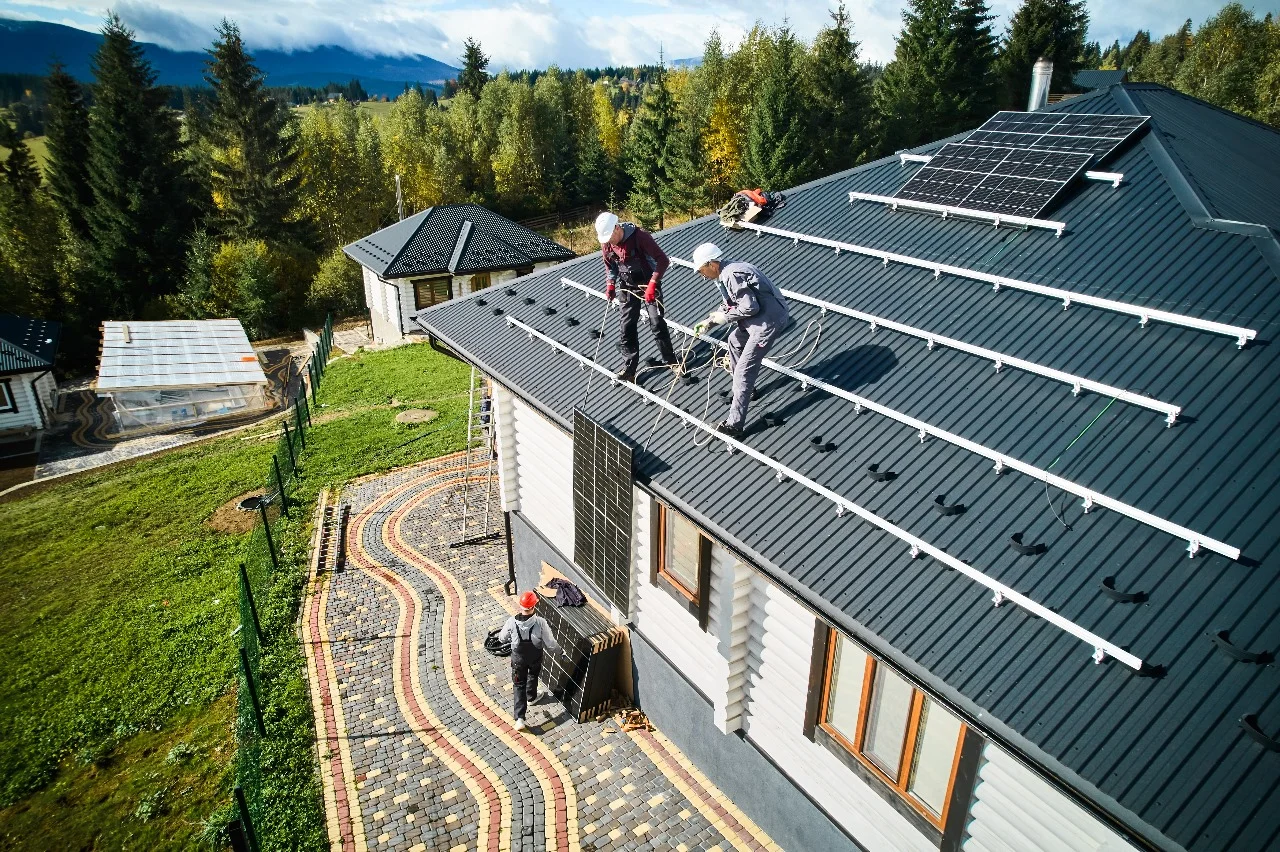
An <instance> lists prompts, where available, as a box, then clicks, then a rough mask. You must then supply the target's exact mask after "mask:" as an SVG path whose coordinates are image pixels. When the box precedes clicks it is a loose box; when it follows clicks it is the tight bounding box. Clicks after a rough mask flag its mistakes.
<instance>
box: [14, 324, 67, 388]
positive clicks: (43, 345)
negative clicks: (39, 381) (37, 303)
mask: <svg viewBox="0 0 1280 852" xmlns="http://www.w3.org/2000/svg"><path fill="white" fill-rule="evenodd" d="M61 332H62V325H61V324H60V323H56V322H51V321H50V320H42V319H33V318H31V317H20V316H18V315H16V314H3V313H0V376H10V375H13V374H15V373H33V372H36V371H38V370H48V369H50V368H52V367H53V362H54V359H55V358H57V356H58V336H59V335H60V334H61Z"/></svg>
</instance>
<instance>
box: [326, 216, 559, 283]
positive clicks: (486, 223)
mask: <svg viewBox="0 0 1280 852" xmlns="http://www.w3.org/2000/svg"><path fill="white" fill-rule="evenodd" d="M466 225H469V226H470V227H464V226H466ZM343 251H344V252H346V253H347V256H348V257H350V258H351V259H353V260H355V261H357V262H359V263H360V264H362V265H364V266H366V267H368V268H369V269H372V270H373V271H374V272H376V273H377V274H378V275H380V276H382V277H383V278H408V277H411V276H415V275H438V274H442V273H445V272H449V273H453V274H455V275H461V274H466V273H469V272H488V271H490V270H495V269H514V268H516V267H520V266H528V265H531V264H533V263H541V262H545V261H555V260H568V259H570V258H572V257H573V256H574V254H573V252H572V251H570V250H569V249H567V248H565V247H564V246H562V245H560V244H559V243H557V242H554V241H552V240H549V239H547V238H546V237H544V236H542V235H541V234H538V233H536V232H534V231H531V230H529V229H528V228H526V227H524V226H523V225H518V224H516V223H515V222H512V221H511V220H510V219H508V218H506V217H505V216H499V215H498V214H497V213H494V212H493V211H491V210H486V209H485V208H483V207H480V206H479V205H476V204H443V205H437V206H435V207H428V208H427V209H426V210H423V211H422V212H421V213H417V214H415V215H413V216H410V217H409V218H407V219H405V220H403V221H401V222H397V223H396V224H394V225H391V226H389V227H386V228H383V229H382V230H381V231H377V232H376V233H373V234H370V235H369V236H367V237H364V238H363V239H360V240H356V241H355V242H354V243H352V244H351V245H349V246H346V247H345V248H343Z"/></svg>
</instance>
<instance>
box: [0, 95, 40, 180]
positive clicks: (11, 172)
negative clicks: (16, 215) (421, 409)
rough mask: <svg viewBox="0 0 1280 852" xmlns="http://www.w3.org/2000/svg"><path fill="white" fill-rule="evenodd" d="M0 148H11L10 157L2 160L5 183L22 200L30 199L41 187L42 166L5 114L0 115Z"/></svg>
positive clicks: (0, 168) (2, 174) (0, 169)
mask: <svg viewBox="0 0 1280 852" xmlns="http://www.w3.org/2000/svg"><path fill="white" fill-rule="evenodd" d="M0 148H8V149H9V157H8V159H6V160H5V161H4V162H0V176H2V177H3V178H4V182H5V185H6V186H8V187H9V189H11V190H12V191H13V193H14V195H15V196H16V197H17V198H18V199H20V200H21V201H23V202H28V201H30V200H31V197H32V196H33V195H35V194H36V191H37V190H38V189H40V168H39V167H38V166H37V165H36V160H35V157H33V156H32V155H31V149H30V148H28V147H27V143H26V142H24V141H23V139H22V135H21V134H20V133H18V131H17V128H15V127H14V126H13V125H12V124H10V123H9V118H8V117H7V116H4V115H0Z"/></svg>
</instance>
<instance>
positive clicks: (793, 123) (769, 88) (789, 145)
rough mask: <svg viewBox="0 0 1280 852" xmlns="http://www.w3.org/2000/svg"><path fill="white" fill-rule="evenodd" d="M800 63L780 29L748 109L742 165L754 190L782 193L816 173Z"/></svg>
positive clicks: (795, 46) (786, 34) (789, 39)
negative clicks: (784, 188)
mask: <svg viewBox="0 0 1280 852" xmlns="http://www.w3.org/2000/svg"><path fill="white" fill-rule="evenodd" d="M801 60H802V57H801V52H800V46H799V45H798V44H797V43H796V40H795V36H794V35H793V34H792V33H791V30H790V29H788V28H787V27H786V26H785V25H783V26H782V27H781V28H780V29H779V30H778V31H777V38H776V41H775V42H774V46H773V50H772V51H770V57H769V62H768V65H767V66H766V68H765V75H764V79H763V81H762V82H761V84H760V87H759V89H758V90H757V92H756V96H755V99H754V100H753V102H752V105H751V124H750V126H749V128H748V130H747V144H746V150H745V151H744V153H743V157H742V166H743V171H744V172H745V173H746V177H747V182H748V183H750V184H752V185H753V186H758V187H763V188H764V189H773V190H777V189H782V188H783V187H788V186H793V185H795V184H797V183H803V182H804V181H806V180H808V179H809V178H811V177H812V176H813V175H814V173H815V168H814V166H815V164H814V160H813V156H812V145H811V141H810V140H809V138H808V130H809V128H808V124H809V121H808V118H809V116H808V109H809V105H808V104H807V103H806V102H805V99H804V94H803V83H802V81H801V80H802V77H803V67H802V66H801Z"/></svg>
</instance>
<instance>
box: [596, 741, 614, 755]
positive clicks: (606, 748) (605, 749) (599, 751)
mask: <svg viewBox="0 0 1280 852" xmlns="http://www.w3.org/2000/svg"><path fill="white" fill-rule="evenodd" d="M611 751H613V744H612V743H610V744H609V745H607V746H601V747H600V748H598V749H596V754H608V753H609V752H611Z"/></svg>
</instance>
